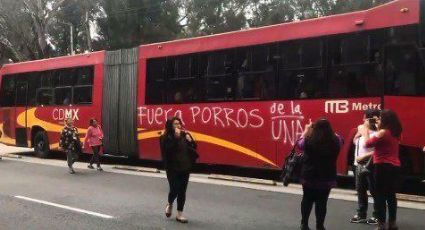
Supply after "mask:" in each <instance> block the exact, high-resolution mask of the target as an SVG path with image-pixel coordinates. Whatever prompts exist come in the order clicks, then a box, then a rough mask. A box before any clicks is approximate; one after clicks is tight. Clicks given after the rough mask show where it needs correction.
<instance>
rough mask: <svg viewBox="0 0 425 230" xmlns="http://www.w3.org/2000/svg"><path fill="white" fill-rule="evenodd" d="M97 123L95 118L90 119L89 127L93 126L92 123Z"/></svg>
mask: <svg viewBox="0 0 425 230" xmlns="http://www.w3.org/2000/svg"><path fill="white" fill-rule="evenodd" d="M95 121H97V120H96V118H91V119H90V122H89V123H90V126H94V122H95Z"/></svg>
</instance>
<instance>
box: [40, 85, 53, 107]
mask: <svg viewBox="0 0 425 230" xmlns="http://www.w3.org/2000/svg"><path fill="white" fill-rule="evenodd" d="M52 104H53V89H49V88H40V89H38V90H37V105H52Z"/></svg>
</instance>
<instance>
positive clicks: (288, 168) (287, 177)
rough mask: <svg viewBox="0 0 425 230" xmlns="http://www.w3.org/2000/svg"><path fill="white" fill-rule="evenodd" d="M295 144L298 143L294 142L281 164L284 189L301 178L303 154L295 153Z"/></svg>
mask: <svg viewBox="0 0 425 230" xmlns="http://www.w3.org/2000/svg"><path fill="white" fill-rule="evenodd" d="M297 143H298V141H297V142H295V144H294V146H293V147H292V149H291V151H290V153H289V154H288V156H287V157H286V158H285V162H284V164H283V168H282V175H281V178H282V182H283V185H284V186H285V187H286V186H288V185H289V183H290V182H295V181H298V180H299V178H300V176H301V167H302V159H303V154H302V153H297V151H296V146H297Z"/></svg>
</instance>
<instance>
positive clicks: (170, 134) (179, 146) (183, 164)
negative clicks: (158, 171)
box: [160, 117, 196, 223]
mask: <svg viewBox="0 0 425 230" xmlns="http://www.w3.org/2000/svg"><path fill="white" fill-rule="evenodd" d="M160 146H161V155H162V160H163V162H164V166H165V170H166V172H167V179H168V183H169V185H170V192H169V193H168V204H167V207H166V210H165V215H166V216H167V217H170V216H171V214H172V210H173V203H174V200H175V199H176V198H177V216H176V220H177V221H178V222H181V223H187V222H188V220H187V219H186V218H185V217H183V208H184V204H185V201H186V189H187V184H188V182H189V174H190V170H191V169H192V165H193V163H194V160H195V159H193V157H192V156H191V153H190V151H191V149H190V148H192V150H193V149H196V143H195V141H194V140H193V139H192V137H191V135H190V134H189V133H188V132H187V131H183V130H182V122H181V120H180V119H179V118H177V117H173V118H171V119H168V120H167V122H166V124H165V132H164V134H163V135H161V137H160Z"/></svg>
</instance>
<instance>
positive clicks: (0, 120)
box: [0, 107, 16, 145]
mask: <svg viewBox="0 0 425 230" xmlns="http://www.w3.org/2000/svg"><path fill="white" fill-rule="evenodd" d="M15 123H16V122H15V108H12V107H7V108H0V131H1V134H2V135H1V137H0V143H3V144H6V145H15V143H16V140H15Z"/></svg>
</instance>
